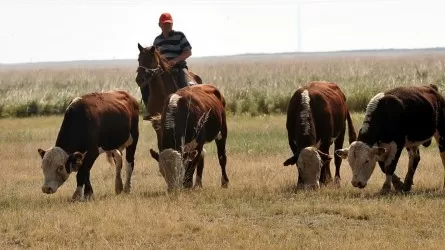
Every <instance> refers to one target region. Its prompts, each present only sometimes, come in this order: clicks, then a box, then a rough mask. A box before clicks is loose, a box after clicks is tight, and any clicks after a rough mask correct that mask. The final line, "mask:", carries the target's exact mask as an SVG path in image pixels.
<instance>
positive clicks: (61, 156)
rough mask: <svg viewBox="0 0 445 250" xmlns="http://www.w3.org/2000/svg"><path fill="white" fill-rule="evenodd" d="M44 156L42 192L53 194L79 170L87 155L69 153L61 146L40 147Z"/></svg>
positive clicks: (40, 151) (39, 150)
mask: <svg viewBox="0 0 445 250" xmlns="http://www.w3.org/2000/svg"><path fill="white" fill-rule="evenodd" d="M38 152H39V154H40V156H41V157H42V170H43V176H44V181H43V186H42V192H44V193H47V194H52V193H55V192H56V191H57V189H58V188H59V187H60V186H62V184H63V183H65V181H66V180H67V179H68V177H69V176H70V174H71V173H72V172H77V171H78V170H79V168H80V166H82V161H83V159H84V157H85V155H84V154H82V153H80V152H75V153H73V154H71V155H68V154H67V153H66V152H65V151H64V150H63V149H61V148H59V147H51V148H50V149H48V150H47V151H45V150H43V149H38Z"/></svg>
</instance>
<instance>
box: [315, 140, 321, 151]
mask: <svg viewBox="0 0 445 250" xmlns="http://www.w3.org/2000/svg"><path fill="white" fill-rule="evenodd" d="M320 144H321V140H320V141H318V142H317V143H315V147H316V148H317V149H319V148H320Z"/></svg>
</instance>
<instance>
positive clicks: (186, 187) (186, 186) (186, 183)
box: [182, 180, 193, 189]
mask: <svg viewBox="0 0 445 250" xmlns="http://www.w3.org/2000/svg"><path fill="white" fill-rule="evenodd" d="M182 186H183V187H184V188H185V189H191V188H192V187H193V181H191V180H190V181H186V182H184V185H182Z"/></svg>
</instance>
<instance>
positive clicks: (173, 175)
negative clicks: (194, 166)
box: [150, 148, 198, 192]
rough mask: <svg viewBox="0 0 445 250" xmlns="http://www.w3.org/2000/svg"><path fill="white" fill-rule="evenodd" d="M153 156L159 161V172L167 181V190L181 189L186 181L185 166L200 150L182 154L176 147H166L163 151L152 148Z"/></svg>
mask: <svg viewBox="0 0 445 250" xmlns="http://www.w3.org/2000/svg"><path fill="white" fill-rule="evenodd" d="M150 154H151V156H152V157H153V158H154V159H155V160H156V161H158V163H159V172H160V173H161V175H162V177H164V179H165V182H166V183H167V191H169V192H170V191H172V190H174V189H180V188H181V187H182V185H183V183H184V176H185V168H186V166H187V165H188V164H189V163H190V162H191V161H192V160H193V159H194V158H196V156H197V154H198V151H197V150H192V151H191V152H188V153H185V154H183V155H181V153H180V152H178V151H176V150H174V149H170V148H169V149H164V150H163V151H162V152H161V153H159V154H158V153H157V152H156V151H154V150H152V149H150Z"/></svg>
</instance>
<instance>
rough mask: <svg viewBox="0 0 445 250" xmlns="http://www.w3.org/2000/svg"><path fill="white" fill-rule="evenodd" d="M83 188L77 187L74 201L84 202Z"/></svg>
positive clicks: (73, 197)
mask: <svg viewBox="0 0 445 250" xmlns="http://www.w3.org/2000/svg"><path fill="white" fill-rule="evenodd" d="M82 190H83V188H82V187H77V188H76V191H74V194H73V196H72V197H71V200H72V201H82V200H83V195H82Z"/></svg>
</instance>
